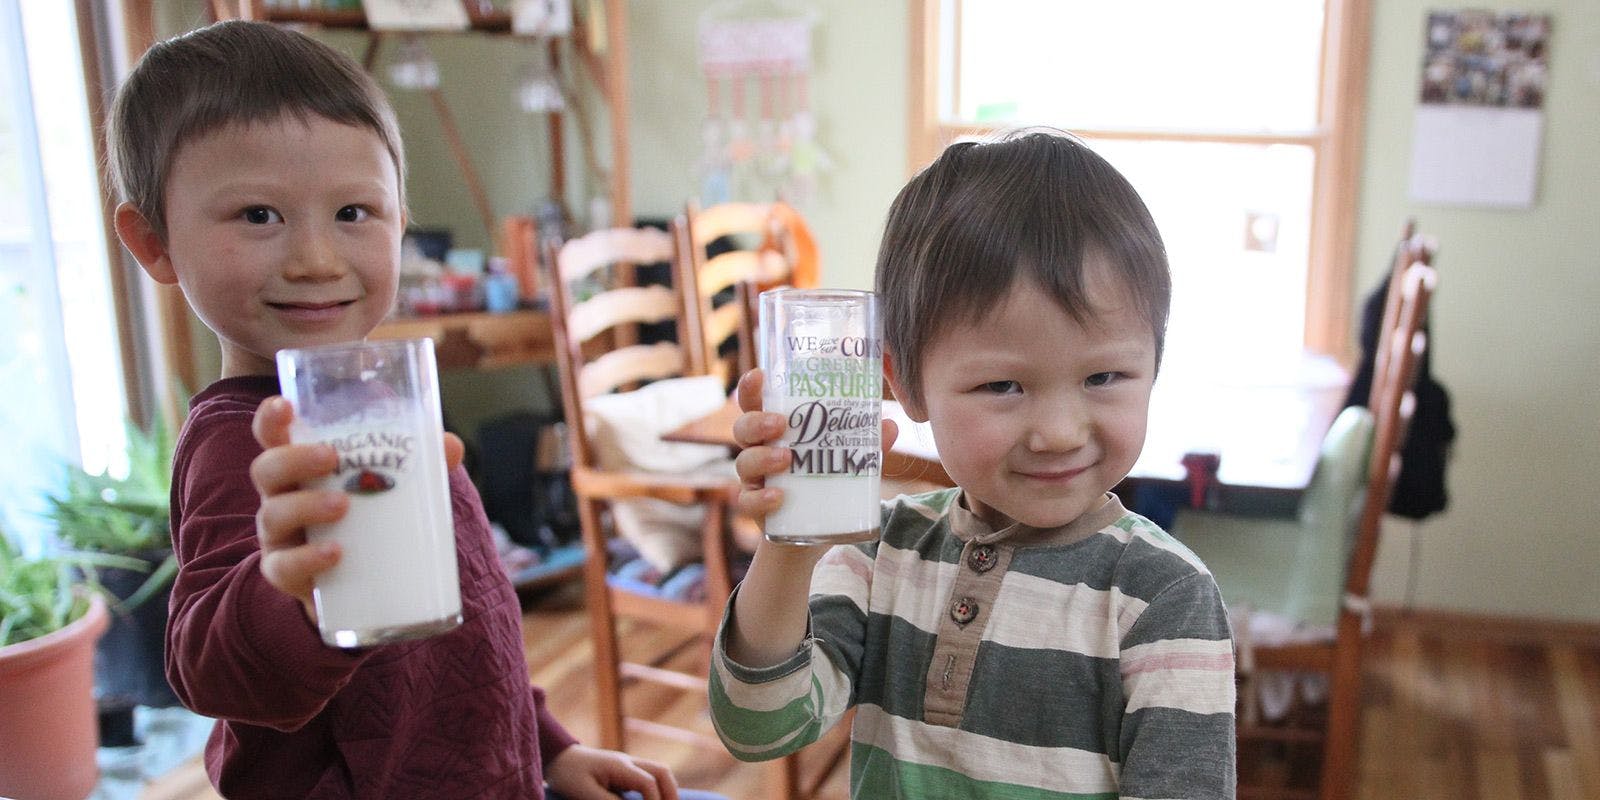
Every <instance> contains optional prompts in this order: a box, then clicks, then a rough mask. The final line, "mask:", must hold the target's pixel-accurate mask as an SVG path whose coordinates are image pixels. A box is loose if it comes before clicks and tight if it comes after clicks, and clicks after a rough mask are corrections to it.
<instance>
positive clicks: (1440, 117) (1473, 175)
mask: <svg viewBox="0 0 1600 800" xmlns="http://www.w3.org/2000/svg"><path fill="white" fill-rule="evenodd" d="M1543 136H1544V112H1542V111H1540V110H1538V109H1529V108H1482V107H1475V106H1437V105H1424V106H1418V107H1417V112H1416V118H1415V122H1414V123H1413V126H1412V134H1411V199H1412V200H1415V201H1416V202H1419V203H1438V204H1442V205H1464V206H1487V207H1498V208H1530V207H1532V206H1533V200H1534V195H1535V190H1536V189H1537V188H1538V181H1539V148H1540V142H1541V141H1542V140H1543Z"/></svg>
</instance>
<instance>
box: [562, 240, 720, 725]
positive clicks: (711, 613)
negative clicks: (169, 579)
mask: <svg viewBox="0 0 1600 800" xmlns="http://www.w3.org/2000/svg"><path fill="white" fill-rule="evenodd" d="M549 255H550V258H549V262H548V263H550V264H552V265H554V269H553V280H552V283H553V285H552V286H551V287H550V300H551V315H550V316H551V327H552V329H553V331H554V337H555V351H556V363H557V366H558V368H559V371H560V374H561V396H562V404H563V406H564V407H565V408H564V412H565V415H566V420H567V429H568V432H569V437H568V440H569V443H570V448H571V450H572V473H571V474H572V487H573V490H574V493H575V494H576V495H577V501H578V513H579V519H580V521H581V524H582V534H583V543H584V549H585V551H586V552H585V563H584V580H585V584H586V586H585V593H586V598H585V599H586V603H587V606H588V611H589V617H590V622H591V628H592V633H593V638H594V648H595V681H596V684H597V685H598V689H599V703H598V707H597V711H598V716H599V719H600V740H601V744H602V745H603V746H604V747H607V748H611V749H619V750H620V749H623V748H624V747H625V745H626V741H627V733H628V732H629V731H637V730H646V731H649V732H651V733H655V734H662V735H666V736H669V737H672V738H677V739H690V740H694V736H693V735H691V732H687V731H678V730H675V729H669V728H666V727H665V726H662V725H660V724H659V723H655V722H652V721H649V720H642V719H634V718H630V717H627V716H626V715H625V713H624V708H623V702H622V688H623V681H624V679H647V680H653V681H656V682H659V683H665V684H667V685H670V686H675V687H677V688H680V689H688V690H698V691H701V692H704V691H705V687H704V676H696V675H688V674H678V673H670V672H668V671H667V670H665V669H663V668H662V667H661V665H660V664H659V663H649V664H637V663H632V662H627V661H625V660H624V659H623V657H622V654H621V652H620V650H619V649H618V641H617V623H618V620H619V619H620V618H634V619H640V620H645V621H648V622H650V623H652V624H656V625H662V626H666V627H670V628H675V629H678V630H682V631H684V633H685V634H686V636H685V639H684V641H685V643H686V645H685V646H687V644H688V643H693V642H696V641H699V640H704V641H705V642H709V639H707V638H705V637H708V636H709V635H710V634H711V633H712V632H714V631H715V629H716V625H717V622H718V621H719V619H720V613H721V608H722V605H723V603H724V601H725V600H726V598H727V596H728V594H729V593H730V592H731V591H732V576H731V573H730V570H729V564H728V549H727V544H726V542H727V539H726V536H725V533H724V527H725V521H726V518H727V514H728V508H729V506H730V504H731V502H732V500H733V498H734V496H735V493H736V492H737V489H738V487H737V483H736V482H735V481H730V480H728V479H726V478H724V479H704V478H696V477H685V476H672V475H661V474H656V473H645V472H631V471H617V470H614V469H612V470H608V469H603V468H601V467H600V466H599V460H598V457H597V453H596V447H595V443H594V442H593V440H592V438H591V433H590V428H589V427H588V425H587V424H586V423H587V419H586V414H585V404H586V402H588V401H590V400H592V399H593V398H595V397H597V396H599V395H603V394H608V393H611V392H613V391H616V390H618V389H624V388H631V387H633V386H636V385H638V384H639V383H641V382H645V381H652V380H658V379H663V378H672V377H680V376H683V375H687V374H693V373H692V370H690V369H689V364H690V361H689V359H688V356H687V354H686V353H685V352H684V350H683V348H682V347H680V346H679V345H678V344H676V343H674V342H657V343H654V344H625V345H622V346H616V344H615V343H616V342H618V341H623V342H628V341H634V340H635V338H636V337H635V336H634V335H633V334H634V331H633V330H632V328H634V327H635V326H637V325H639V324H649V323H659V322H663V321H667V320H673V319H676V320H678V323H679V328H680V331H681V329H682V323H683V319H682V314H681V313H680V309H681V308H682V305H681V303H680V302H679V298H678V296H677V294H676V293H675V292H674V291H673V290H671V289H669V288H667V287H665V286H621V287H619V288H614V289H610V290H607V291H600V292H597V293H595V294H593V295H592V296H590V297H588V298H586V299H584V300H581V301H579V300H577V299H576V298H575V297H574V293H573V287H574V285H575V284H577V283H579V282H581V281H583V280H584V279H585V278H588V277H590V276H593V275H595V273H596V272H598V271H600V270H602V269H604V268H607V267H611V266H614V265H618V264H622V265H631V264H646V263H658V262H670V261H671V260H672V258H673V255H674V248H673V244H672V238H671V236H669V235H668V234H667V233H666V232H663V231H659V230H652V229H648V228H638V229H634V228H618V229H607V230H600V231H596V232H594V233H591V234H588V235H587V236H583V237H581V238H578V239H574V240H572V241H569V242H567V243H566V244H565V245H563V246H560V247H557V246H555V245H551V246H550V253H549ZM680 337H681V333H680ZM591 353H597V355H595V357H593V358H588V357H586V354H591ZM638 498H654V499H659V500H665V501H668V502H671V503H675V504H679V505H690V504H702V505H704V506H705V508H706V515H705V522H704V525H703V527H702V530H701V547H702V548H703V551H704V559H705V567H706V600H705V601H704V602H683V601H677V600H672V599H667V598H665V597H658V596H650V595H645V594H640V593H635V592H632V591H628V590H627V589H624V588H619V587H618V586H616V585H614V582H613V581H610V580H608V578H609V571H608V568H609V567H610V566H611V565H610V563H609V562H610V555H609V553H610V551H609V549H608V546H607V539H608V536H609V532H608V531H607V530H606V528H605V527H603V519H602V514H601V512H602V508H603V507H604V506H605V505H606V504H608V503H610V502H612V501H616V500H625V499H638ZM705 738H707V739H708V740H709V741H710V742H715V740H714V739H709V737H705ZM718 746H719V747H720V744H719V745H718Z"/></svg>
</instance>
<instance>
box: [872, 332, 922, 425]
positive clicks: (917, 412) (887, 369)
mask: <svg viewBox="0 0 1600 800" xmlns="http://www.w3.org/2000/svg"><path fill="white" fill-rule="evenodd" d="M883 377H884V379H885V380H887V381H888V382H889V391H891V392H894V399H896V400H899V401H900V407H901V408H903V409H905V411H906V416H908V417H910V418H911V419H912V421H914V422H927V421H928V414H927V412H926V411H925V410H924V409H923V408H922V404H921V403H918V402H916V401H915V400H912V399H911V393H910V392H907V391H905V390H904V388H903V387H902V385H901V383H900V376H899V375H898V374H896V373H895V371H894V353H891V352H890V351H889V349H888V348H884V350H883Z"/></svg>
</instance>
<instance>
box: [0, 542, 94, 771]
mask: <svg viewBox="0 0 1600 800" xmlns="http://www.w3.org/2000/svg"><path fill="white" fill-rule="evenodd" d="M117 561H119V559H118V558H117V557H115V556H107V555H103V554H93V553H70V552H69V553H59V554H55V555H51V556H45V557H40V558H25V557H24V556H23V555H22V554H21V552H20V551H19V549H18V548H17V546H16V545H15V543H13V542H12V541H11V539H10V537H9V536H7V535H6V534H5V531H3V530H0V742H5V752H6V754H5V757H4V758H0V796H4V797H29V798H74V799H75V800H76V799H77V798H82V797H84V796H86V795H88V793H89V792H90V791H91V790H93V789H94V785H95V781H96V780H97V778H98V776H99V770H98V768H97V767H96V766H95V746H96V744H97V738H98V737H97V736H96V727H95V701H94V667H93V662H94V646H95V642H96V641H97V640H98V639H99V638H100V635H101V634H102V633H103V632H104V631H105V629H106V626H107V624H108V622H109V620H108V615H107V613H106V604H105V601H104V600H103V599H102V597H101V595H100V593H99V591H98V590H97V587H96V586H95V585H94V574H93V572H92V569H93V567H94V566H95V565H97V564H104V565H108V566H109V565H111V564H113V563H116V562H117Z"/></svg>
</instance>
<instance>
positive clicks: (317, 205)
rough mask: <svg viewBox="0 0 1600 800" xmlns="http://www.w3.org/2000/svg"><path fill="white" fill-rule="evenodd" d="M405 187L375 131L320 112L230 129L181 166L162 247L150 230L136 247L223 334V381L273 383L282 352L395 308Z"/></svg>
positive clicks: (178, 162)
mask: <svg viewBox="0 0 1600 800" xmlns="http://www.w3.org/2000/svg"><path fill="white" fill-rule="evenodd" d="M398 186H399V177H398V175H397V174H396V170H395V165H394V162H393V160H392V159H391V158H390V155H389V151H388V149H387V148H385V146H384V143H383V140H382V139H381V138H380V137H379V136H378V134H377V133H375V132H373V131H371V130H369V129H367V128H362V127H357V126H353V125H345V124H341V123H338V122H333V121H331V120H328V119H326V118H323V117H319V116H315V115H312V116H309V117H307V118H306V120H305V121H304V122H302V121H300V120H299V119H296V118H295V117H292V116H285V117H281V118H279V119H277V120H275V121H272V122H262V123H254V124H250V125H242V124H234V125H229V126H227V127H224V128H221V129H218V130H215V131H212V132H210V133H208V134H206V135H204V136H201V137H199V138H196V139H194V140H191V141H189V142H187V143H185V144H183V145H182V146H181V149H180V151H179V153H178V155H177V157H176V158H175V159H174V160H173V162H172V168H171V173H170V175H169V177H168V180H167V188H166V197H165V203H166V213H167V237H166V241H165V243H164V244H162V243H159V242H155V243H152V241H151V239H150V237H149V236H148V235H146V236H144V237H142V238H139V240H138V242H130V243H129V247H130V249H132V250H133V251H134V254H135V255H136V256H138V257H139V260H140V263H141V264H143V265H144V267H145V269H146V271H148V272H149V273H150V275H151V276H152V277H154V278H155V279H156V280H158V281H161V282H163V283H171V282H174V281H175V282H177V283H178V284H179V285H180V286H182V287H183V293H184V296H185V297H186V298H187V299H188V301H189V304H190V305H191V306H192V307H193V308H194V309H195V312H196V313H197V314H198V315H199V316H200V318H201V320H203V321H204V322H205V323H206V325H207V326H209V327H210V328H211V330H213V331H215V332H216V334H217V337H218V339H219V340H220V341H221V346H222V375H223V377H230V376H235V375H271V374H275V373H276V371H277V370H276V367H275V364H274V354H275V353H276V352H277V351H278V350H279V349H281V348H286V347H305V346H308V345H317V344H330V343H335V342H347V341H355V340H358V339H362V338H365V337H366V335H367V334H368V333H369V332H371V331H372V329H373V328H374V327H376V326H377V325H378V323H379V322H381V321H382V320H383V318H384V317H385V316H386V315H387V314H388V313H389V310H390V308H391V307H392V306H393V305H394V299H395V292H396V287H397V284H398V279H399V264H400V238H401V234H402V232H403V230H404V224H405V221H404V213H403V210H402V207H401V203H400V196H399V189H398ZM118 213H119V219H118V228H119V231H121V232H123V238H124V241H127V240H128V238H129V235H128V232H127V231H124V230H123V225H124V220H123V219H121V216H122V215H123V213H124V212H123V211H121V210H119V212H118ZM141 249H145V250H147V252H141Z"/></svg>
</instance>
